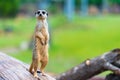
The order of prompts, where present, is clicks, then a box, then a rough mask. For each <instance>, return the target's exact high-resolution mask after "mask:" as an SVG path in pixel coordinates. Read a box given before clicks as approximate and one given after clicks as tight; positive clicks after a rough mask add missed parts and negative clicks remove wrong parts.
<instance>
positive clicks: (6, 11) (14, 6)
mask: <svg viewBox="0 0 120 80" xmlns="http://www.w3.org/2000/svg"><path fill="white" fill-rule="evenodd" d="M18 8H19V0H0V17H13V16H15V15H16V13H17V12H18Z"/></svg>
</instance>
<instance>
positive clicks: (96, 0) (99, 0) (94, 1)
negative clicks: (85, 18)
mask: <svg viewBox="0 0 120 80" xmlns="http://www.w3.org/2000/svg"><path fill="white" fill-rule="evenodd" d="M89 4H90V5H96V6H100V5H101V4H102V0H89Z"/></svg>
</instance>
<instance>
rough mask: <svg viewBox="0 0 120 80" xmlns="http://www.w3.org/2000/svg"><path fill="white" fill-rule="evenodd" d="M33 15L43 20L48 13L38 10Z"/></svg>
mask: <svg viewBox="0 0 120 80" xmlns="http://www.w3.org/2000/svg"><path fill="white" fill-rule="evenodd" d="M35 16H36V17H37V19H38V20H44V19H46V18H47V16H48V13H47V12H46V11H45V10H38V11H36V12H35Z"/></svg>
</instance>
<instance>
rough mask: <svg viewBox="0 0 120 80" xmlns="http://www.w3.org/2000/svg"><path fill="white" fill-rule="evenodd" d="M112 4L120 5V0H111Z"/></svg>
mask: <svg viewBox="0 0 120 80" xmlns="http://www.w3.org/2000/svg"><path fill="white" fill-rule="evenodd" d="M110 3H111V4H119V5H120V0H110Z"/></svg>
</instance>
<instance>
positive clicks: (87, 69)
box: [56, 49, 120, 80]
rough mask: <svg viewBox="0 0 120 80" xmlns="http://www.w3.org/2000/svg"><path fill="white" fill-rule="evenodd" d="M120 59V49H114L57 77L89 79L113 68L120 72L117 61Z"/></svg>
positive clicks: (58, 79) (68, 79) (62, 78)
mask: <svg viewBox="0 0 120 80" xmlns="http://www.w3.org/2000/svg"><path fill="white" fill-rule="evenodd" d="M119 59H120V49H114V50H112V51H110V52H107V53H104V54H103V55H102V56H99V57H96V58H94V59H91V60H86V61H85V62H83V63H81V64H80V65H78V66H76V67H74V68H72V69H71V70H69V71H67V72H65V73H63V74H61V75H59V76H57V77H56V79H57V80H87V79H89V78H91V77H93V76H95V75H97V74H99V73H101V72H104V71H108V70H111V71H113V72H115V73H116V74H120V69H119V67H117V66H116V65H114V64H115V63H117V61H118V60H119Z"/></svg>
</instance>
